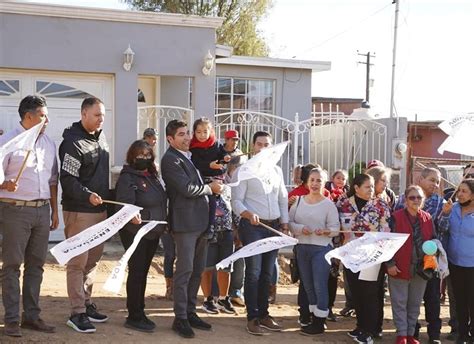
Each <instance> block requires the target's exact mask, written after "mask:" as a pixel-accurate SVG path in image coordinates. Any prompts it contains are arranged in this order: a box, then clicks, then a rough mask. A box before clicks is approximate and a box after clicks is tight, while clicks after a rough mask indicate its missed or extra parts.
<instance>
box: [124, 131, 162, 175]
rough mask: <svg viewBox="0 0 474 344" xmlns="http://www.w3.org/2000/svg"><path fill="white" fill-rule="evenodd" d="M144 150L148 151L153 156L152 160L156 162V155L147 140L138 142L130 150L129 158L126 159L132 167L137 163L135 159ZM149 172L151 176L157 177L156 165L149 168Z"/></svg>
mask: <svg viewBox="0 0 474 344" xmlns="http://www.w3.org/2000/svg"><path fill="white" fill-rule="evenodd" d="M143 150H146V151H147V152H148V153H149V154H150V155H151V157H152V160H153V161H155V153H154V152H153V147H151V146H150V145H149V144H148V143H147V142H146V141H145V140H136V141H135V142H133V143H132V144H131V145H130V147H129V148H128V151H127V158H126V160H127V164H129V165H130V166H132V165H133V163H134V161H135V158H136V157H137V156H138V155H139V154H140V153H141V152H142V151H143ZM148 172H150V173H151V174H153V175H155V176H156V175H157V174H158V172H157V170H156V166H155V164H151V166H150V167H148Z"/></svg>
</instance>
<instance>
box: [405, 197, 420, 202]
mask: <svg viewBox="0 0 474 344" xmlns="http://www.w3.org/2000/svg"><path fill="white" fill-rule="evenodd" d="M407 198H408V199H409V200H410V201H420V200H422V199H423V197H421V196H408V197H407Z"/></svg>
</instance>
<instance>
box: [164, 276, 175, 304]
mask: <svg viewBox="0 0 474 344" xmlns="http://www.w3.org/2000/svg"><path fill="white" fill-rule="evenodd" d="M165 281H166V294H165V299H166V300H170V301H173V278H168V277H166V278H165Z"/></svg>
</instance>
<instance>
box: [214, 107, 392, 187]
mask: <svg viewBox="0 0 474 344" xmlns="http://www.w3.org/2000/svg"><path fill="white" fill-rule="evenodd" d="M215 128H216V136H217V138H218V139H220V138H223V137H224V132H225V131H226V130H229V129H236V130H238V131H239V133H240V137H241V140H240V149H241V150H242V151H244V152H247V151H249V149H250V148H251V147H252V136H253V134H254V133H255V132H256V131H260V130H263V131H268V132H269V133H270V134H272V136H273V141H274V143H279V142H283V141H290V144H289V146H288V149H287V150H286V152H285V154H284V155H283V157H282V159H281V163H280V166H281V168H282V170H283V174H284V177H285V182H286V184H287V185H291V184H292V179H291V174H292V170H293V168H294V166H296V165H297V164H306V163H309V162H311V163H317V164H319V165H321V166H322V167H323V168H324V169H326V170H327V171H328V173H329V174H331V173H333V172H334V171H335V170H337V169H345V170H349V169H352V173H353V174H355V173H360V172H362V169H363V168H364V164H365V163H366V162H367V161H369V160H372V159H377V160H381V161H383V162H385V161H386V158H387V137H386V134H387V128H386V126H384V125H383V124H380V123H378V122H376V121H374V120H361V119H355V118H351V117H350V116H345V115H344V114H343V113H340V112H338V111H336V112H331V111H329V112H323V111H321V112H313V113H311V117H310V118H308V119H305V120H302V121H300V120H299V115H298V114H295V117H294V120H291V119H288V118H284V117H280V116H275V115H271V114H267V113H260V112H251V111H240V112H226V113H220V114H217V115H215Z"/></svg>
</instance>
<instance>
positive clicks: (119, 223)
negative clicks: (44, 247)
mask: <svg viewBox="0 0 474 344" xmlns="http://www.w3.org/2000/svg"><path fill="white" fill-rule="evenodd" d="M141 209H142V208H140V207H137V206H135V205H132V204H127V205H124V206H123V207H122V209H120V211H118V212H117V213H116V214H114V215H113V216H111V217H109V218H108V219H105V220H104V221H102V222H99V223H97V224H95V225H93V226H91V227H89V228H87V229H85V230H83V231H82V232H80V233H78V234H76V235H74V236H72V237H70V238H68V239H66V240H64V241H62V242H60V243H59V244H57V245H56V246H54V247H53V248H52V249H51V250H50V252H51V254H52V255H53V256H54V258H56V260H57V261H58V263H59V264H61V265H64V264H66V263H67V262H68V261H69V260H70V259H71V258H73V257H75V256H77V255H79V254H81V253H84V252H86V251H88V250H90V249H91V248H93V247H96V246H97V245H100V244H102V243H103V242H105V241H106V240H108V239H109V238H111V237H112V236H113V235H114V234H115V233H117V232H118V231H119V230H120V228H122V227H123V226H125V224H127V222H129V221H130V220H131V219H132V218H133V217H134V216H135V215H137V214H138V213H139V212H140V210H141Z"/></svg>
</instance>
